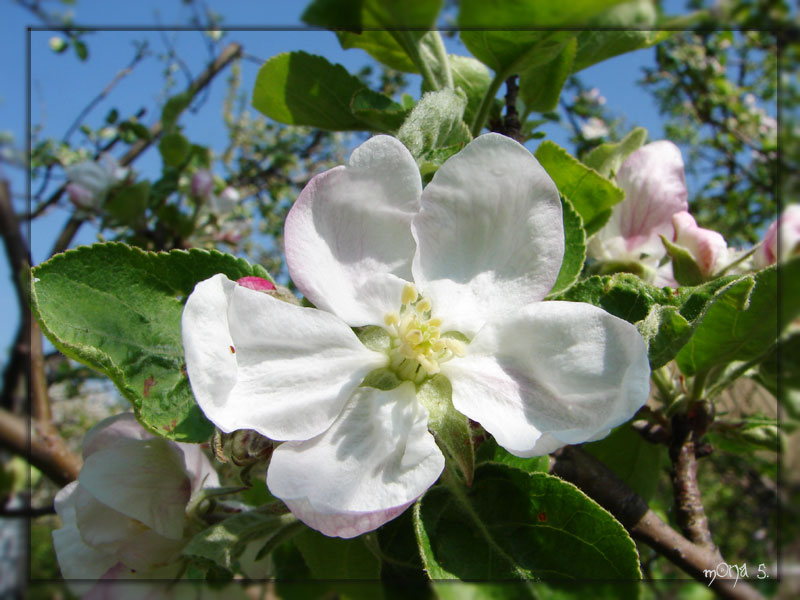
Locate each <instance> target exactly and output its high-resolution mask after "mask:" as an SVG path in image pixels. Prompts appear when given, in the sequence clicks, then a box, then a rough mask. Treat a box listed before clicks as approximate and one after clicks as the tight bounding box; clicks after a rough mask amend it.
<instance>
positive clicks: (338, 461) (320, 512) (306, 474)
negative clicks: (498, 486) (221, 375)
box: [267, 382, 444, 538]
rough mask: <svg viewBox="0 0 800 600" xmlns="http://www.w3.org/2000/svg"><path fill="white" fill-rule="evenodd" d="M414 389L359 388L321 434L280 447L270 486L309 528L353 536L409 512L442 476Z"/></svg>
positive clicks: (440, 458) (439, 455)
mask: <svg viewBox="0 0 800 600" xmlns="http://www.w3.org/2000/svg"><path fill="white" fill-rule="evenodd" d="M427 421H428V413H427V411H426V410H425V409H424V408H423V407H422V406H421V405H420V404H419V403H418V402H417V401H416V393H415V390H414V385H413V384H412V383H410V382H405V383H403V384H402V385H400V386H399V387H397V388H395V389H393V390H390V391H380V390H376V389H374V388H367V387H363V388H359V389H358V390H357V391H356V393H355V394H353V398H352V399H351V401H350V402H349V403H348V405H347V407H346V408H345V410H344V412H343V413H342V415H341V416H340V417H339V419H338V420H337V421H336V423H334V424H333V426H332V427H331V428H330V429H329V430H328V431H326V432H325V433H324V434H322V435H321V436H319V437H317V438H314V439H313V440H309V441H306V442H288V443H285V444H281V445H280V446H278V448H276V449H275V452H274V454H273V455H272V462H271V463H270V466H269V472H268V473H267V485H268V486H269V489H270V492H272V494H273V495H275V496H276V497H278V498H280V499H281V500H283V501H284V502H286V504H287V505H288V506H289V508H290V509H291V510H292V512H293V513H294V514H295V516H297V517H298V518H299V519H300V520H302V521H303V522H304V523H306V524H307V525H308V526H309V527H313V528H314V529H316V530H318V531H321V532H322V533H324V534H325V535H329V536H339V537H344V538H350V537H355V536H357V535H360V534H362V533H364V532H366V531H372V530H373V529H376V528H377V527H380V526H381V525H382V524H383V523H385V522H386V521H389V520H390V519H393V518H394V517H396V516H397V515H399V514H400V513H401V512H403V511H404V510H405V509H406V508H407V507H408V506H409V505H410V504H411V503H412V502H414V500H416V499H417V498H418V497H419V496H420V495H422V493H423V492H425V490H427V489H428V488H429V487H430V486H431V485H433V483H434V482H435V481H436V480H437V479H438V478H439V475H440V473H441V472H442V469H443V468H444V457H443V456H442V453H441V452H440V451H439V449H438V447H437V446H436V442H435V441H434V439H433V436H431V434H430V433H428V429H427Z"/></svg>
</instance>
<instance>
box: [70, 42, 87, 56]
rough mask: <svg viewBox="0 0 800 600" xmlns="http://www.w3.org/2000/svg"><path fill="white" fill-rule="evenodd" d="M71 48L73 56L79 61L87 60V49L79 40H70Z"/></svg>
mask: <svg viewBox="0 0 800 600" xmlns="http://www.w3.org/2000/svg"><path fill="white" fill-rule="evenodd" d="M72 46H73V47H74V48H75V54H76V55H77V56H78V58H79V59H80V60H81V61H85V60H86V59H87V58H89V49H88V48H87V47H86V44H84V43H83V42H82V41H81V40H72Z"/></svg>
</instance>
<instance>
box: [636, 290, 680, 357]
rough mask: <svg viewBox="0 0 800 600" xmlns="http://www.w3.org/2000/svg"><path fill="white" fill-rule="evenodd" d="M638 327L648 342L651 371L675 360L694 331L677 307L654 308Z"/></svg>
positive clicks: (658, 306) (659, 306) (657, 306)
mask: <svg viewBox="0 0 800 600" xmlns="http://www.w3.org/2000/svg"><path fill="white" fill-rule="evenodd" d="M637 327H638V329H639V333H641V334H642V337H643V338H644V340H645V341H646V342H647V356H648V358H649V360H650V368H651V369H657V368H659V367H662V366H664V365H665V364H667V363H668V362H669V361H671V360H672V359H673V358H675V356H676V355H677V354H678V351H679V350H680V349H681V348H683V346H684V345H685V344H686V342H687V341H688V340H689V338H690V337H691V335H692V331H693V327H692V325H691V324H690V323H689V321H687V320H686V318H685V317H684V316H683V315H682V314H681V313H680V311H679V310H678V308H676V307H675V306H661V305H655V306H653V307H652V308H651V309H650V312H649V313H647V316H646V317H645V318H644V319H643V320H642V321H639V322H638V323H637Z"/></svg>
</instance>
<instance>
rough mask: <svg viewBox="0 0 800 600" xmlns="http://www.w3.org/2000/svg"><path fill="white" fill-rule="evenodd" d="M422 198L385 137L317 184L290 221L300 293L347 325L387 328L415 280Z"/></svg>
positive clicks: (400, 154) (406, 160)
mask: <svg viewBox="0 0 800 600" xmlns="http://www.w3.org/2000/svg"><path fill="white" fill-rule="evenodd" d="M421 193H422V182H421V179H420V174H419V169H418V168H417V164H416V162H415V161H414V159H413V157H412V156H411V154H410V153H409V152H408V150H407V149H406V148H405V146H403V144H401V143H400V142H399V141H398V140H396V139H394V138H392V137H388V136H385V135H379V136H376V137H373V138H370V139H369V140H367V141H366V142H364V143H363V144H362V145H361V146H359V147H358V148H356V149H355V150H354V151H353V154H352V156H351V157H350V162H349V164H348V165H347V166H346V167H343V166H342V167H336V168H335V169H331V170H330V171H326V172H325V173H322V174H321V175H317V176H316V177H314V178H313V179H312V180H311V181H310V182H309V183H308V185H307V186H306V187H305V189H304V190H303V191H302V192H301V194H300V196H299V197H298V198H297V201H296V202H295V203H294V206H292V209H291V210H290V211H289V214H288V216H287V217H286V227H285V233H284V237H285V248H286V263H287V265H288V267H289V274H290V275H291V277H292V280H293V281H294V282H295V284H296V285H297V287H298V289H299V290H300V291H301V292H302V293H303V294H304V295H305V296H306V298H308V299H309V300H310V301H311V302H312V303H313V304H314V305H315V306H317V307H318V308H321V309H324V310H327V311H329V312H332V313H334V314H335V315H337V316H339V318H341V319H342V320H344V321H345V322H346V323H348V324H349V325H352V326H359V325H375V324H378V323H382V322H383V315H384V314H385V313H387V312H389V311H391V310H397V308H398V307H397V306H396V298H399V295H400V292H401V291H402V288H403V280H405V281H409V280H410V279H411V258H412V256H413V255H414V240H413V238H412V237H411V218H412V217H413V216H414V215H415V214H416V212H417V210H418V209H419V200H420V194H421ZM387 286H388V287H389V288H391V289H390V290H389V291H388V292H386V293H381V294H378V295H377V296H376V294H375V291H374V290H375V289H380V288H384V287H387ZM365 288H370V290H371V291H368V292H365ZM366 296H369V297H366Z"/></svg>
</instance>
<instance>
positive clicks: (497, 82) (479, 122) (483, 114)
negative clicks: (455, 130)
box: [471, 73, 506, 137]
mask: <svg viewBox="0 0 800 600" xmlns="http://www.w3.org/2000/svg"><path fill="white" fill-rule="evenodd" d="M505 80H506V77H505V76H504V74H503V73H495V76H494V79H492V82H491V83H490V84H489V89H488V90H486V94H485V95H484V96H483V100H481V105H480V107H479V108H478V113H477V114H476V115H475V120H474V121H473V122H472V127H471V132H472V137H478V135H480V133H481V129H483V126H484V125H485V124H486V119H487V118H488V116H489V110H491V108H492V103H493V102H494V97H495V96H496V95H497V90H499V89H500V86H501V85H503V82H504V81H505Z"/></svg>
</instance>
